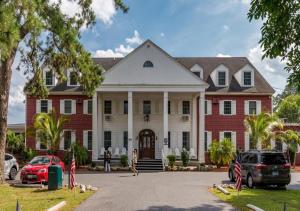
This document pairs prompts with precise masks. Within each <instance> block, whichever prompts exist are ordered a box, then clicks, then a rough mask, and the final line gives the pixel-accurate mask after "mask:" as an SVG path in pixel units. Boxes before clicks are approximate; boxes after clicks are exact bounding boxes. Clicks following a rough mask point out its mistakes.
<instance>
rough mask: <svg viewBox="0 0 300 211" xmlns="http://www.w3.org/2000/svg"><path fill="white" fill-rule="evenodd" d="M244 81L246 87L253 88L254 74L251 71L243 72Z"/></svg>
mask: <svg viewBox="0 0 300 211" xmlns="http://www.w3.org/2000/svg"><path fill="white" fill-rule="evenodd" d="M243 79H244V86H251V85H252V72H251V71H245V72H243Z"/></svg>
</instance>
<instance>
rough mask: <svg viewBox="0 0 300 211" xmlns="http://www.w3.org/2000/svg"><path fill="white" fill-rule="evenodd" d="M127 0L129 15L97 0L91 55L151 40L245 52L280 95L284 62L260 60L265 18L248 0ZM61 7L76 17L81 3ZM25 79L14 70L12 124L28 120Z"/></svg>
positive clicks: (87, 37)
mask: <svg viewBox="0 0 300 211" xmlns="http://www.w3.org/2000/svg"><path fill="white" fill-rule="evenodd" d="M57 1H58V0H50V2H53V3H54V2H57ZM125 4H127V5H128V6H129V11H128V13H126V14H124V13H122V12H121V11H116V10H115V7H114V3H113V0H93V3H92V7H93V9H94V12H95V14H96V18H97V22H96V25H94V26H93V27H92V28H86V27H85V28H82V29H81V33H82V37H81V42H82V44H83V45H84V46H85V48H86V49H87V50H88V51H90V52H91V54H92V55H93V57H123V56H126V55H127V54H128V53H129V52H131V51H132V50H133V49H134V48H136V47H137V46H138V45H139V44H141V43H142V42H143V41H145V40H146V39H150V40H152V41H153V42H154V43H156V44H157V45H159V46H160V47H161V48H162V49H164V50H165V51H166V52H167V53H169V54H170V55H172V56H246V57H248V59H249V60H250V61H251V62H252V64H253V65H254V66H255V67H256V68H257V69H258V70H259V71H260V72H261V73H262V75H263V76H264V77H265V78H266V79H267V80H268V82H269V83H270V84H271V86H272V87H273V88H274V89H275V90H276V91H277V93H278V92H281V91H282V89H283V88H284V86H285V84H286V78H287V76H288V74H287V73H286V72H285V71H284V64H285V63H284V62H283V61H281V60H280V58H278V59H272V60H271V59H264V60H262V59H261V57H262V54H263V51H262V49H261V48H260V45H259V43H258V42H259V40H260V37H261V33H260V28H261V26H262V21H253V22H251V23H250V22H249V21H248V19H247V12H248V10H249V8H250V0H222V1H220V0H201V1H199V0H164V1H160V0H125ZM61 10H62V12H63V13H65V14H67V15H69V16H72V15H74V14H75V12H76V11H78V6H77V5H76V4H75V3H73V2H71V1H68V0H62V5H61ZM16 63H17V61H16ZM14 65H16V64H14ZM25 82H26V79H25V78H24V76H23V75H22V73H21V72H18V71H17V70H14V71H13V77H12V84H11V91H10V97H9V109H8V123H23V122H25V96H24V94H23V87H24V84H25Z"/></svg>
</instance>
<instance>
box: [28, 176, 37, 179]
mask: <svg viewBox="0 0 300 211" xmlns="http://www.w3.org/2000/svg"><path fill="white" fill-rule="evenodd" d="M26 177H27V178H28V179H33V178H36V175H27V176H26Z"/></svg>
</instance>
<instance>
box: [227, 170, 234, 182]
mask: <svg viewBox="0 0 300 211" xmlns="http://www.w3.org/2000/svg"><path fill="white" fill-rule="evenodd" d="M228 176H229V179H230V182H234V181H235V178H234V176H233V172H232V170H229V172H228Z"/></svg>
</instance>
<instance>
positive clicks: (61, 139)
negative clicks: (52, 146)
mask: <svg viewBox="0 0 300 211" xmlns="http://www.w3.org/2000/svg"><path fill="white" fill-rule="evenodd" d="M64 135H65V134H64V132H62V136H61V138H60V143H59V149H60V150H64V145H65V137H64Z"/></svg>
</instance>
